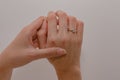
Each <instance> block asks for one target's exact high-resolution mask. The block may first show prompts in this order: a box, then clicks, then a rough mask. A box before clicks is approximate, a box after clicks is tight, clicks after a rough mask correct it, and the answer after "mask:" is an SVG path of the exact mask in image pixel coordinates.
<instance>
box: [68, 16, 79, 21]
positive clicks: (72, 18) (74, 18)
mask: <svg viewBox="0 0 120 80" xmlns="http://www.w3.org/2000/svg"><path fill="white" fill-rule="evenodd" d="M69 19H70V20H71V21H76V20H77V19H76V17H74V16H69Z"/></svg>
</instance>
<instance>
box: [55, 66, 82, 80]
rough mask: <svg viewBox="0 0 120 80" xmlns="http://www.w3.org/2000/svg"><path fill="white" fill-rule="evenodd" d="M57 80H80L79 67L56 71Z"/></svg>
mask: <svg viewBox="0 0 120 80" xmlns="http://www.w3.org/2000/svg"><path fill="white" fill-rule="evenodd" d="M56 73H57V76H58V80H82V77H81V71H80V68H79V67H76V68H71V69H68V70H64V71H62V70H61V71H59V70H58V71H57V70H56Z"/></svg>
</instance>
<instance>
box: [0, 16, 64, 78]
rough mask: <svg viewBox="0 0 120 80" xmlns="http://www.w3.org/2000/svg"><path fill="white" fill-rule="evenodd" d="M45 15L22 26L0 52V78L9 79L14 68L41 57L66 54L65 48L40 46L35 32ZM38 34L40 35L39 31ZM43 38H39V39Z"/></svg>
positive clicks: (39, 28) (39, 27)
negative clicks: (0, 52)
mask: <svg viewBox="0 0 120 80" xmlns="http://www.w3.org/2000/svg"><path fill="white" fill-rule="evenodd" d="M44 20H45V17H39V18H38V19H36V20H35V21H33V22H32V23H31V24H29V25H28V26H26V27H25V28H23V30H21V32H20V33H19V34H18V35H17V37H16V38H15V39H14V40H13V41H12V42H11V43H10V45H9V46H8V47H7V48H6V49H5V50H3V52H2V54H0V80H10V78H11V74H12V70H13V69H14V68H17V67H20V66H24V65H26V64H28V63H30V62H32V61H34V60H37V59H41V58H51V57H58V56H62V55H65V54H66V50H65V49H62V48H58V47H50V48H44V49H42V48H40V49H36V47H40V46H43V44H39V46H38V44H37V43H38V38H37V36H38V35H37V32H38V30H41V26H42V24H43V21H44ZM39 35H41V34H40V33H39ZM41 40H43V39H42V38H39V41H41Z"/></svg>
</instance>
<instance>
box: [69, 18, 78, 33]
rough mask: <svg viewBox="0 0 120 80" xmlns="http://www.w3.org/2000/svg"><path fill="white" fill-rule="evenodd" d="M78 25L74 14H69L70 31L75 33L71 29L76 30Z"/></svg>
mask: <svg viewBox="0 0 120 80" xmlns="http://www.w3.org/2000/svg"><path fill="white" fill-rule="evenodd" d="M76 26H77V19H76V18H75V17H73V16H69V33H70V34H73V33H72V32H71V30H75V31H76V28H77V27H76Z"/></svg>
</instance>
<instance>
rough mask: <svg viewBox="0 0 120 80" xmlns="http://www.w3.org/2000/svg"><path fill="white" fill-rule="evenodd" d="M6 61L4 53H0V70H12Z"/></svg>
mask: <svg viewBox="0 0 120 80" xmlns="http://www.w3.org/2000/svg"><path fill="white" fill-rule="evenodd" d="M8 62H9V60H7V59H6V55H5V54H4V53H2V54H0V71H7V70H12V68H11V67H9V65H10V64H9V63H8Z"/></svg>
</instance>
